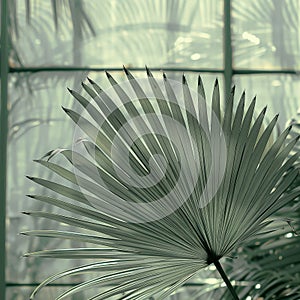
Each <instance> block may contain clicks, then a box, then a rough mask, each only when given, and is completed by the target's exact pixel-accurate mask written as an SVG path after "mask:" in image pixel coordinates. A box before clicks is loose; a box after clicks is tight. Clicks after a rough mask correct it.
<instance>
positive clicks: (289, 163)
mask: <svg viewBox="0 0 300 300" xmlns="http://www.w3.org/2000/svg"><path fill="white" fill-rule="evenodd" d="M124 71H125V74H126V75H127V77H128V83H129V85H130V88H131V91H130V90H129V89H125V87H123V86H122V85H119V84H117V82H116V81H115V80H114V79H113V77H112V76H111V75H110V74H108V73H107V77H108V80H109V82H110V83H111V85H112V89H111V91H113V92H114V94H112V93H108V92H107V91H106V92H104V91H103V90H102V89H101V88H100V87H99V86H98V85H97V84H96V83H95V82H94V81H92V80H91V79H89V83H90V85H87V84H85V83H83V84H82V86H83V88H84V90H85V91H86V92H87V94H88V95H89V96H90V98H91V100H87V99H86V98H85V97H83V96H82V95H80V94H78V93H77V92H75V91H73V90H70V93H71V94H72V95H73V96H74V97H75V99H76V100H77V102H78V103H79V104H80V105H81V106H82V107H83V111H82V112H81V114H80V113H78V112H76V111H74V110H70V109H67V108H64V111H65V112H66V113H67V114H68V115H69V116H70V117H71V119H72V120H73V121H74V122H75V124H76V125H77V127H78V128H79V129H80V130H82V131H80V136H79V139H78V140H77V141H76V143H75V145H76V147H77V146H78V147H79V148H80V151H79V148H76V147H75V146H74V148H73V149H56V150H54V151H50V152H48V153H47V154H46V155H45V156H44V157H43V158H42V159H40V160H37V162H38V163H40V164H41V165H43V166H44V167H46V168H48V169H49V170H51V171H52V172H54V173H56V175H58V176H59V177H58V178H59V179H57V181H59V182H55V181H50V180H45V179H42V178H36V177H29V179H31V180H32V181H34V182H35V183H37V184H39V185H41V186H43V187H44V188H47V189H49V191H50V192H51V193H48V194H47V195H29V197H30V198H32V199H35V200H38V201H42V202H44V203H47V204H50V205H53V206H55V207H57V208H59V209H61V210H63V211H64V212H65V213H63V214H58V213H50V212H47V211H32V212H26V213H25V214H28V215H31V216H33V217H38V218H46V219H49V220H54V221H56V222H60V223H64V224H68V225H71V226H73V227H74V228H75V230H74V231H67V230H66V231H57V230H33V231H29V232H24V234H26V235H30V236H38V237H48V238H59V239H69V240H76V241H79V242H84V243H86V246H84V247H81V248H69V249H53V250H41V251H37V252H33V253H29V254H26V256H41V257H51V258H55V259H56V258H67V259H74V258H82V259H99V262H93V263H90V264H86V265H83V266H78V267H76V268H73V269H69V270H66V271H63V272H61V273H59V274H56V275H53V276H51V277H49V278H48V279H46V280H45V281H44V282H43V283H42V284H41V285H40V286H38V287H37V288H36V289H35V291H34V292H33V294H32V296H31V298H32V299H33V298H34V297H35V295H36V293H37V292H38V291H39V290H40V289H41V288H43V287H44V286H46V285H47V284H49V283H51V282H53V281H55V280H59V279H61V278H63V277H66V276H73V275H77V274H88V275H89V276H91V277H89V278H88V279H87V280H86V281H84V282H82V283H81V284H78V285H76V286H74V287H72V288H70V289H69V290H67V291H66V292H65V293H63V294H61V295H60V296H59V297H58V298H57V299H65V298H66V297H68V296H70V295H74V294H76V293H78V292H84V291H87V290H91V289H94V288H96V289H97V288H98V291H95V294H94V295H93V296H92V297H91V299H107V298H110V297H118V298H117V299H148V298H149V297H154V298H155V299H164V298H165V297H167V296H168V295H170V294H171V293H173V292H174V291H175V290H176V289H177V288H178V287H180V286H181V285H182V284H183V283H184V282H186V281H187V280H189V279H190V278H192V277H193V276H194V275H196V274H198V273H199V271H201V269H203V268H204V267H206V266H208V265H210V264H214V265H215V267H216V269H217V270H218V272H219V273H220V275H221V276H222V278H223V280H224V281H225V283H226V285H227V287H228V290H229V293H230V294H231V297H233V298H234V299H239V298H238V295H237V291H236V290H235V289H234V288H233V286H232V284H231V281H230V280H229V278H228V277H227V275H226V274H225V272H224V270H223V268H222V266H221V264H220V259H222V258H223V257H226V256H229V255H230V254H231V253H232V252H233V251H234V250H235V249H237V248H238V247H239V246H241V245H243V244H244V243H246V241H247V240H249V239H250V238H252V239H253V237H254V236H256V235H257V234H258V233H260V234H262V232H266V231H268V228H267V227H268V226H270V225H272V223H273V219H272V218H271V216H272V214H274V213H275V212H277V211H278V210H279V209H281V208H282V207H284V206H285V205H287V204H288V203H290V202H291V201H292V200H293V199H295V198H296V197H297V196H299V194H300V191H299V187H297V186H296V187H293V188H290V190H289V192H288V193H286V191H287V189H288V188H289V187H290V186H291V184H292V183H293V181H294V180H295V178H296V176H297V173H298V171H297V170H292V171H290V172H288V171H289V170H290V169H291V167H293V166H294V164H295V163H296V160H297V158H298V155H299V153H298V152H296V153H295V154H293V155H292V156H289V154H290V152H291V151H292V150H293V148H294V146H295V144H296V143H297V141H298V137H296V138H295V139H293V140H292V141H290V142H289V143H286V140H287V136H288V134H289V132H290V130H291V127H288V128H287V129H286V130H285V131H283V132H282V133H281V134H280V136H279V137H278V138H277V140H276V141H275V142H274V143H273V144H272V145H271V146H268V141H269V138H270V135H271V134H272V130H273V128H274V127H275V125H276V121H277V117H278V116H275V117H274V118H273V119H272V120H271V121H270V122H269V124H268V126H266V128H264V129H263V130H262V123H263V120H264V116H265V112H266V109H263V110H262V111H261V113H260V114H259V115H258V117H257V118H256V119H255V120H254V110H255V101H256V100H255V99H253V101H252V102H251V104H250V105H249V107H248V108H247V109H246V108H245V103H244V102H245V94H244V93H243V94H242V96H241V98H240V100H239V102H238V105H237V108H236V110H235V112H234V111H233V107H234V104H233V101H234V88H233V89H232V92H231V95H230V96H229V97H228V99H227V100H226V101H225V105H224V109H223V110H221V104H220V103H221V101H220V93H219V85H218V82H217V81H216V83H215V86H214V89H213V95H212V102H211V111H210V110H209V103H208V102H207V101H206V96H205V92H204V87H203V83H202V80H201V78H200V77H199V80H198V86H197V93H196V96H197V99H195V98H194V94H193V92H192V90H191V89H190V88H189V86H188V83H187V81H186V79H185V76H183V77H182V85H180V86H178V85H176V84H173V83H172V82H171V81H170V80H169V79H168V78H167V77H166V75H165V74H164V76H163V81H162V82H160V81H159V80H157V79H155V78H154V77H153V75H152V73H151V72H150V70H148V69H147V76H148V79H147V83H148V85H149V89H148V90H147V91H146V88H145V87H142V85H141V81H139V80H137V79H135V78H134V77H133V75H132V74H131V73H130V72H129V71H128V70H126V69H124ZM178 88H180V89H182V90H179V89H178ZM112 95H115V96H114V97H115V98H113V96H112ZM149 95H150V97H149ZM181 95H182V99H181ZM116 96H117V97H116ZM116 98H117V100H116ZM75 148H76V149H75ZM81 151H82V152H81ZM58 154H59V155H61V156H63V157H65V158H66V159H67V161H68V163H69V164H70V167H69V168H68V167H66V166H64V165H62V164H60V163H55V162H53V160H54V159H55V158H54V157H57V156H58ZM46 158H47V159H46ZM66 182H69V184H70V185H69V186H67V185H66V184H65V183H66ZM162 199H163V201H160V200H162ZM141 208H142V209H141ZM89 245H93V247H92V246H89ZM100 287H101V288H100Z"/></svg>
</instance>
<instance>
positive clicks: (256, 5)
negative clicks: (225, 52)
mask: <svg viewBox="0 0 300 300" xmlns="http://www.w3.org/2000/svg"><path fill="white" fill-rule="evenodd" d="M299 11H300V2H299V1H298V0H276V1H275V0H274V1H273V0H248V1H238V0H235V1H233V3H232V22H233V24H232V31H233V56H234V67H235V68H243V69H297V70H299V68H300V61H299V55H300V31H299V30H300V29H299V28H300V27H299Z"/></svg>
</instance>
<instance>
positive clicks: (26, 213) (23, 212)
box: [21, 211, 30, 216]
mask: <svg viewBox="0 0 300 300" xmlns="http://www.w3.org/2000/svg"><path fill="white" fill-rule="evenodd" d="M21 213H22V214H23V215H27V216H29V215H30V213H29V212H27V211H22V212H21Z"/></svg>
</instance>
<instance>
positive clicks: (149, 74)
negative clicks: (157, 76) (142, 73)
mask: <svg viewBox="0 0 300 300" xmlns="http://www.w3.org/2000/svg"><path fill="white" fill-rule="evenodd" d="M145 69H146V72H147V76H150V77H152V73H151V72H150V70H149V68H148V67H147V65H145Z"/></svg>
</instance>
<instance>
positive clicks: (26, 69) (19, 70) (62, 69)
mask: <svg viewBox="0 0 300 300" xmlns="http://www.w3.org/2000/svg"><path fill="white" fill-rule="evenodd" d="M149 69H150V70H151V71H171V72H202V73H223V72H224V71H223V70H221V69H205V68H204V69H193V68H151V67H149ZM128 70H130V71H145V68H128ZM65 71H90V72H104V71H112V72H113V71H123V69H122V68H93V67H20V68H10V69H9V73H23V72H32V73H34V72H65Z"/></svg>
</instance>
